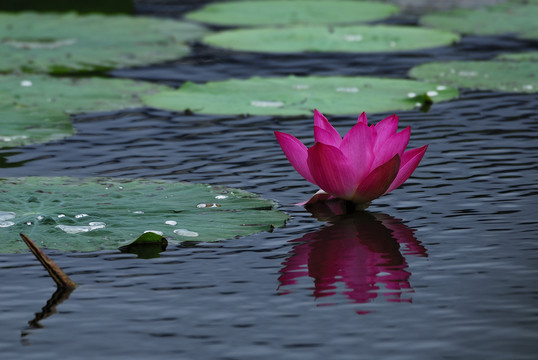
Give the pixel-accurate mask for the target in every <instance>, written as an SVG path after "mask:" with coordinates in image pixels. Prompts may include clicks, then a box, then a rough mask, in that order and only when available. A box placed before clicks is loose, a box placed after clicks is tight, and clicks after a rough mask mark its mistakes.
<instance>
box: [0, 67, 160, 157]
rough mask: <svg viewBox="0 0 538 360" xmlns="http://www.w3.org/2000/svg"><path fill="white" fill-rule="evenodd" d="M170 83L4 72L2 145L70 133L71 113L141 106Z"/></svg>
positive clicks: (0, 107) (0, 94)
mask: <svg viewBox="0 0 538 360" xmlns="http://www.w3.org/2000/svg"><path fill="white" fill-rule="evenodd" d="M164 89H167V87H166V86H161V85H155V84H150V83H144V82H135V81H132V80H122V79H101V78H74V79H69V78H52V77H49V76H46V75H25V76H16V75H5V76H0V148H1V147H11V146H20V145H25V144H30V143H40V142H47V141H51V140H57V139H61V138H64V137H66V136H69V135H71V134H72V133H73V127H72V125H71V121H70V119H69V116H70V114H76V113H83V112H95V111H108V110H121V109H124V108H132V107H141V106H142V104H141V103H140V100H139V98H138V96H139V95H140V94H142V93H151V92H155V91H160V90H161V91H162V90H164Z"/></svg>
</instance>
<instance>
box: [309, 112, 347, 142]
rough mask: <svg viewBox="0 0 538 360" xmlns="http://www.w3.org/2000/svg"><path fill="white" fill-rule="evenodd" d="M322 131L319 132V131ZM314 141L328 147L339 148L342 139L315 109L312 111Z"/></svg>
mask: <svg viewBox="0 0 538 360" xmlns="http://www.w3.org/2000/svg"><path fill="white" fill-rule="evenodd" d="M320 129H321V130H324V131H321V130H320ZM314 139H315V140H316V142H322V143H325V144H328V145H333V146H337V147H338V146H339V145H340V143H341V142H342V137H341V136H340V134H339V133H338V131H336V129H335V128H334V127H333V126H332V125H331V124H330V123H329V121H328V120H327V118H326V117H325V116H323V114H322V113H320V112H319V111H318V110H317V109H315V110H314Z"/></svg>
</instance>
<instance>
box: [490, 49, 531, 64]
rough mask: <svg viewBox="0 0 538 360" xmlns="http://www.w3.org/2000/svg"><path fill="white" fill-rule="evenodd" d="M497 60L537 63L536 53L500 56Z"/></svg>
mask: <svg viewBox="0 0 538 360" xmlns="http://www.w3.org/2000/svg"><path fill="white" fill-rule="evenodd" d="M496 59H498V60H511V61H534V62H537V61H538V51H530V52H522V53H512V54H501V55H499V56H497V57H496Z"/></svg>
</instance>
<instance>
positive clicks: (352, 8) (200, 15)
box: [185, 0, 398, 26]
mask: <svg viewBox="0 0 538 360" xmlns="http://www.w3.org/2000/svg"><path fill="white" fill-rule="evenodd" d="M397 12H398V7H396V6H394V5H390V4H383V3H375V2H367V1H361V2H358V1H334V0H331V1H312V0H301V1H288V0H273V1H271V0H269V1H266V0H264V1H230V2H223V3H216V4H209V5H206V6H205V7H203V8H202V9H200V10H196V11H193V12H191V13H188V14H186V15H185V17H186V18H187V19H190V20H196V21H200V22H204V23H209V24H214V25H230V26H242V25H243V26H265V25H296V24H344V23H356V22H365V21H372V20H379V19H383V18H386V17H389V16H391V15H392V14H394V13H397Z"/></svg>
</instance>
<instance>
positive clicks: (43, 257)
mask: <svg viewBox="0 0 538 360" xmlns="http://www.w3.org/2000/svg"><path fill="white" fill-rule="evenodd" d="M20 236H21V238H22V240H23V241H24V242H25V243H26V245H27V246H28V247H29V248H30V251H31V252H32V253H33V254H34V255H35V257H36V258H37V260H39V262H40V263H41V264H42V265H43V267H44V268H45V269H46V270H47V271H48V272H49V274H50V276H51V277H52V280H54V282H55V283H56V285H58V288H64V289H74V288H76V287H77V284H76V283H75V282H74V281H73V280H71V279H70V278H69V276H67V275H66V274H65V273H64V272H63V270H62V269H61V268H60V267H59V266H58V265H57V264H56V263H55V262H54V261H52V259H51V258H49V257H48V256H47V254H45V253H44V252H43V251H42V250H41V249H40V248H39V247H38V246H37V245H36V244H34V242H33V241H32V240H30V238H28V236H26V235H24V234H22V233H21V234H20Z"/></svg>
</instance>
